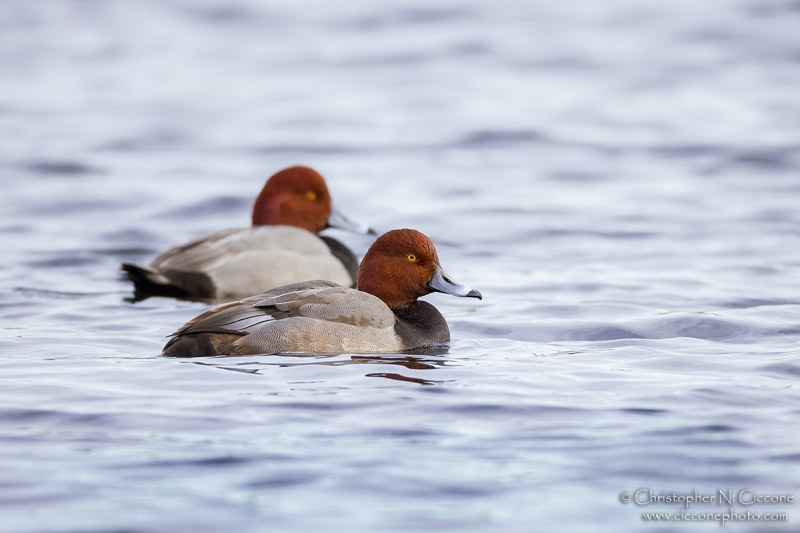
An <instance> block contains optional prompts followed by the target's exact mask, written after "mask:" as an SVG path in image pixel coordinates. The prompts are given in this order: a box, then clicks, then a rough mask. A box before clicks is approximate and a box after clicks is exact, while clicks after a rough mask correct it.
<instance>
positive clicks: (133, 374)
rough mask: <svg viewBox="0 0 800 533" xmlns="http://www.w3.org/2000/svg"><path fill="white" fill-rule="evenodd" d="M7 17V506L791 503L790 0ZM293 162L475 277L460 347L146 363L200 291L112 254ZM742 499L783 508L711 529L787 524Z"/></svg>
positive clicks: (455, 325)
mask: <svg viewBox="0 0 800 533" xmlns="http://www.w3.org/2000/svg"><path fill="white" fill-rule="evenodd" d="M0 26H1V28H0V71H1V72H2V74H0V138H2V143H0V242H2V243H3V248H4V253H3V254H2V260H0V328H1V329H0V343H1V344H0V345H1V346H2V358H0V364H2V373H1V374H0V381H2V384H0V473H2V475H0V516H2V517H3V519H2V521H0V530H2V531H9V532H11V531H13V532H59V533H61V532H64V533H67V532H69V533H77V532H112V531H113V532H121V531H126V532H128V531H131V532H133V531H136V532H140V531H141V532H145V531H146V532H162V531H163V532H174V531H193V532H205V531H209V532H211V531H214V532H216V531H239V532H250V531H253V532H257V531H272V530H274V531H298V532H306V531H348V532H351V531H434V530H435V531H504V532H505V531H520V532H522V531H526V532H527V531H586V532H600V531H608V532H614V533H619V532H627V531H630V532H640V531H653V532H667V531H684V530H685V529H684V526H674V527H673V526H672V525H670V524H667V523H663V524H661V525H657V524H652V523H649V524H645V523H643V522H642V520H641V518H640V513H641V512H642V511H646V510H656V511H677V510H679V509H680V508H679V507H674V506H659V507H657V508H652V509H642V508H636V507H634V506H632V505H630V504H629V505H627V506H626V505H623V504H621V503H620V502H619V500H618V496H619V494H620V493H621V492H623V491H633V490H635V489H637V488H641V487H646V488H652V489H653V490H654V491H656V492H661V491H669V492H681V493H687V492H690V491H691V490H693V489H698V490H701V491H706V492H709V491H716V490H717V489H733V490H737V489H741V488H746V487H751V488H753V489H755V490H757V491H759V492H761V493H772V494H794V493H797V494H798V495H799V496H800V482H798V479H800V445H798V438H797V437H798V434H797V431H796V428H797V427H798V423H800V409H799V408H798V405H800V402H799V401H800V388H799V386H800V382H798V378H799V377H800V299H799V297H798V295H799V294H800V275H798V272H800V256H798V249H800V248H799V247H798V244H799V241H800V212H799V211H798V208H797V206H798V205H800V96H799V95H800V93H798V91H797V87H798V85H800V39H798V32H797V28H798V27H800V7H799V6H798V4H797V2H792V1H777V0H775V1H755V0H751V1H734V2H730V1H722V0H706V1H704V2H696V1H688V0H687V1H673V2H667V3H664V2H662V3H659V4H658V5H656V4H653V5H645V4H643V3H641V2H634V1H633V0H613V1H606V2H602V3H596V2H587V1H574V2H568V3H563V2H561V3H559V2H530V1H515V0H509V1H504V2H499V3H491V4H489V3H485V2H484V3H480V2H472V1H462V2H441V3H437V4H436V5H435V7H434V6H432V5H431V4H430V3H421V2H420V3H415V2H397V1H391V2H383V3H381V4H380V5H378V4H375V3H370V2H360V1H350V2H336V3H335V5H334V4H331V3H329V2H313V1H309V2H303V3H301V4H298V3H296V2H269V3H268V2H260V1H256V0H238V1H236V2H233V3H231V2H222V1H217V0H204V1H200V2H198V1H189V0H158V1H156V0H151V1H133V0H130V1H128V0H120V1H117V2H97V1H92V0H47V1H46V0H41V1H36V2H27V1H17V0H10V1H7V2H3V3H2V4H0ZM298 163H300V164H307V165H311V166H314V167H315V168H317V169H318V170H320V171H321V172H322V173H323V174H324V175H325V176H326V177H327V179H328V181H329V185H330V188H331V190H332V194H333V196H334V199H335V201H336V203H337V204H338V205H339V207H340V209H341V210H342V211H344V212H345V213H347V214H348V215H349V216H351V217H352V218H355V219H358V220H362V221H366V222H369V223H370V224H371V225H373V226H374V227H376V228H377V229H378V230H380V231H385V230H388V229H391V228H397V227H409V226H410V227H414V228H416V229H419V230H421V231H423V232H425V233H426V234H428V235H429V236H431V237H432V239H433V240H434V242H435V243H436V245H437V248H438V250H439V255H440V257H441V259H442V263H443V265H444V267H445V268H446V269H447V271H448V272H449V273H450V274H452V275H453V277H454V278H455V279H457V280H458V281H460V282H462V283H464V284H467V285H469V286H472V287H475V288H477V289H479V290H480V291H481V292H482V293H483V295H484V299H483V301H481V302H478V301H473V300H469V301H465V300H460V299H456V298H451V297H447V296H443V295H432V296H430V297H429V298H428V300H429V301H431V302H432V303H434V304H435V305H436V306H437V307H438V308H439V309H440V310H441V311H442V312H443V314H444V315H445V316H446V317H447V320H448V322H449V323H450V326H451V330H452V336H453V342H452V346H451V348H450V351H449V353H448V354H440V355H416V356H407V355H397V356H385V355H384V356H369V355H358V356H355V355H352V354H342V355H338V356H325V357H321V356H320V357H315V356H310V357H309V356H307V357H301V356H258V357H243V358H203V359H198V360H191V361H178V360H168V359H162V358H159V357H158V354H159V353H160V350H161V347H162V346H163V344H164V342H165V336H166V335H168V334H170V333H171V332H172V331H174V330H175V329H176V328H177V327H179V326H180V325H182V324H183V323H184V322H185V321H186V320H188V319H189V318H191V317H193V316H195V315H196V314H198V313H200V312H201V311H203V310H204V309H205V308H206V304H205V303H203V302H191V301H178V300H172V299H165V298H151V299H148V300H145V301H143V302H138V303H135V304H134V303H131V302H129V301H128V299H129V297H130V296H131V295H132V290H131V286H130V284H129V283H128V282H126V281H124V280H123V279H122V278H121V276H120V275H119V273H118V266H119V263H120V262H123V261H125V262H129V261H136V262H145V261H148V260H149V259H151V258H152V257H153V256H154V255H155V254H157V253H158V252H159V251H161V250H163V249H165V248H166V247H169V246H172V245H175V244H178V243H181V242H184V241H185V240H187V239H189V238H191V237H194V236H197V235H200V234H203V233H204V232H208V231H212V230H215V229H218V228H222V227H228V226H235V225H246V224H247V223H248V220H249V210H250V207H251V202H252V200H253V198H254V197H255V195H256V194H257V192H258V191H259V190H260V187H261V186H262V184H263V182H264V180H265V179H266V178H267V177H268V176H269V175H270V174H271V173H273V172H274V171H276V170H279V169H280V168H283V167H285V166H288V165H291V164H298ZM336 235H339V236H340V237H342V238H343V239H344V240H346V241H347V242H348V243H349V244H350V245H351V246H352V247H353V248H354V249H355V250H357V251H358V253H363V252H364V251H365V250H366V248H367V247H368V246H369V240H368V239H365V238H361V237H358V236H351V235H346V234H340V233H337V234H336ZM697 509H698V510H699V511H704V510H709V509H712V508H709V507H698V508H697ZM751 510H753V511H756V512H766V511H769V510H777V511H780V512H787V513H789V514H790V516H791V517H792V520H790V522H789V523H788V524H787V523H783V524H781V525H779V526H777V527H775V526H773V527H771V528H770V527H766V526H764V525H763V524H759V523H750V524H745V523H738V524H733V525H729V526H726V527H725V528H720V527H719V526H718V525H717V524H715V523H707V524H702V525H700V526H699V527H698V528H697V529H698V530H701V529H703V530H705V529H708V530H722V531H774V530H778V531H790V530H793V529H792V528H793V527H794V528H796V527H797V526H796V524H797V520H798V516H795V515H799V516H800V513H798V512H795V510H794V508H793V506H792V505H788V506H773V507H767V508H765V507H760V508H758V509H751Z"/></svg>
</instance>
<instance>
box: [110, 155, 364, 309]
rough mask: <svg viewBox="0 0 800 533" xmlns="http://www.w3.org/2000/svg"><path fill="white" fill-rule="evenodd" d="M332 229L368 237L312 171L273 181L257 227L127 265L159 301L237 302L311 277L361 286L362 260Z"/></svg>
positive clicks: (295, 170)
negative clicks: (185, 298) (341, 210)
mask: <svg viewBox="0 0 800 533" xmlns="http://www.w3.org/2000/svg"><path fill="white" fill-rule="evenodd" d="M326 227H342V228H347V229H352V230H355V231H361V232H366V231H368V228H366V227H365V226H362V225H359V224H354V223H351V222H349V221H347V220H346V219H345V218H344V217H342V216H341V215H340V214H339V213H338V212H336V211H335V210H333V208H332V207H331V200H330V195H329V193H328V189H327V186H326V185H325V181H324V179H323V178H322V176H320V175H319V174H318V173H316V172H315V171H314V170H312V169H310V168H307V167H291V168H288V169H285V170H282V171H281V172H278V173H277V174H275V175H274V176H272V177H271V178H270V179H269V181H267V184H266V185H265V186H264V189H263V190H262V192H261V194H260V195H259V197H258V199H257V200H256V203H255V206H254V207H253V226H251V227H247V228H229V229H224V230H220V231H216V232H214V233H211V234H209V235H206V236H204V237H201V238H199V239H196V240H193V241H191V242H188V243H186V244H184V245H181V246H176V247H174V248H171V249H169V250H167V251H166V252H164V253H162V254H161V255H159V256H158V257H156V258H155V259H154V260H153V261H152V262H151V263H150V264H149V265H147V266H143V265H134V264H127V263H126V264H123V265H122V268H123V269H124V270H125V271H126V272H127V274H128V277H129V278H130V279H131V280H132V281H133V282H134V285H135V287H136V289H137V291H139V292H141V293H145V294H152V295H168V296H188V297H199V298H236V297H242V296H247V295H251V294H257V293H260V292H263V291H265V290H268V289H271V288H274V287H278V286H281V285H286V284H289V283H295V282H299V281H303V280H308V279H317V278H322V279H329V280H332V281H334V282H336V283H339V284H341V285H346V286H354V285H355V282H356V277H357V272H358V260H357V259H356V257H355V255H353V252H351V251H350V250H349V249H348V248H347V247H346V246H345V245H344V244H342V243H340V242H339V241H336V240H335V239H333V238H331V237H327V236H322V237H320V236H318V235H317V233H318V232H320V231H322V230H323V229H325V228H326Z"/></svg>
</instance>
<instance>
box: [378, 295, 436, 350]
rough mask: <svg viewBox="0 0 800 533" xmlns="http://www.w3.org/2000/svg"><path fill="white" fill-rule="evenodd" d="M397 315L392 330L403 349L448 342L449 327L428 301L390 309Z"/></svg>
mask: <svg viewBox="0 0 800 533" xmlns="http://www.w3.org/2000/svg"><path fill="white" fill-rule="evenodd" d="M392 311H393V312H394V314H395V315H396V316H397V322H396V323H395V325H394V331H395V333H396V334H397V336H398V337H400V339H401V340H402V342H403V347H404V348H405V349H413V348H419V347H422V346H437V345H440V344H445V343H448V342H450V328H449V327H448V326H447V321H446V320H445V319H444V317H443V316H442V314H441V313H440V312H439V310H438V309H436V308H435V307H434V306H432V305H431V304H429V303H428V302H421V301H416V302H414V303H413V304H411V305H409V306H406V307H400V308H397V309H392Z"/></svg>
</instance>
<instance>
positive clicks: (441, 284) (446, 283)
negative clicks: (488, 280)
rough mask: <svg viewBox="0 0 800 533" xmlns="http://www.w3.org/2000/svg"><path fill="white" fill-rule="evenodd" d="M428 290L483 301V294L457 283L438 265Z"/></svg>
mask: <svg viewBox="0 0 800 533" xmlns="http://www.w3.org/2000/svg"><path fill="white" fill-rule="evenodd" d="M428 288H429V289H430V290H432V291H435V292H443V293H445V294H452V295H453V296H461V297H463V298H477V299H478V300H483V296H481V293H479V292H478V291H476V290H475V289H470V288H469V287H467V286H465V285H461V284H460V283H456V282H455V281H453V279H452V278H451V277H450V276H448V275H447V272H445V271H444V269H442V267H440V266H439V265H436V270H434V271H433V277H431V280H430V281H429V282H428Z"/></svg>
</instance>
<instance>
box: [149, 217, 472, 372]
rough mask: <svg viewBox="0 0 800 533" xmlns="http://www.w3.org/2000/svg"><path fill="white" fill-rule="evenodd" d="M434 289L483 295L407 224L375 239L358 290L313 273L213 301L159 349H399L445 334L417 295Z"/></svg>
mask: <svg viewBox="0 0 800 533" xmlns="http://www.w3.org/2000/svg"><path fill="white" fill-rule="evenodd" d="M432 292H443V293H446V294H452V295H454V296H462V297H469V298H478V299H480V298H481V293H479V292H478V291H476V290H473V289H470V288H469V287H465V286H463V285H459V284H458V283H456V282H454V281H453V280H452V279H451V278H450V276H448V275H447V274H446V273H445V271H444V270H442V267H441V265H440V264H439V257H438V255H437V254H436V248H434V246H433V243H432V242H431V241H430V239H428V237H426V236H425V235H423V234H422V233H420V232H418V231H415V230H411V229H400V230H392V231H390V232H388V233H385V234H384V235H381V236H380V237H378V239H377V240H376V241H375V242H374V243H373V244H372V246H371V247H370V249H369V250H368V251H367V254H366V255H365V256H364V260H363V261H362V262H361V267H360V268H359V270H358V290H356V289H351V288H347V287H342V286H341V285H339V284H337V283H334V282H332V281H325V280H316V281H305V282H301V283H294V284H292V285H286V286H284V287H278V288H275V289H271V290H269V291H267V292H265V293H263V294H259V295H258V296H252V297H250V298H246V299H244V300H240V301H238V302H231V303H227V304H222V305H219V306H217V307H213V308H211V309H209V310H208V311H206V312H205V313H203V314H201V315H199V316H197V317H195V318H194V319H193V320H190V321H189V322H188V323H187V324H186V325H184V326H183V327H182V328H180V329H179V330H178V331H177V332H176V333H174V334H173V336H172V339H171V340H170V341H169V342H168V343H167V345H166V346H165V347H164V351H163V352H162V355H165V356H170V357H198V356H211V355H248V354H260V353H271V354H276V353H290V352H302V353H345V352H346V353H381V352H383V353H387V352H388V353H397V352H403V351H406V350H412V349H416V348H422V347H429V346H438V345H442V344H445V343H447V342H449V341H450V329H449V328H448V327H447V322H446V321H445V319H444V317H443V316H442V314H441V313H439V311H438V310H437V309H436V308H435V307H434V306H432V305H431V304H429V303H427V302H422V301H418V300H417V299H418V298H419V297H421V296H425V295H426V294H430V293H432Z"/></svg>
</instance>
